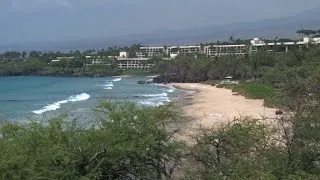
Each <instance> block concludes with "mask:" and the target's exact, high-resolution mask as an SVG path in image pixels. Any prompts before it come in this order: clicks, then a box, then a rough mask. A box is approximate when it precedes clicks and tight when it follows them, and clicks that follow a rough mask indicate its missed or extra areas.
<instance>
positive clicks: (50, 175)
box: [0, 102, 183, 179]
mask: <svg viewBox="0 0 320 180" xmlns="http://www.w3.org/2000/svg"><path fill="white" fill-rule="evenodd" d="M97 111H98V114H99V117H97V118H96V121H93V123H92V125H89V126H88V127H79V126H77V124H78V123H77V122H74V121H72V122H69V121H66V120H64V118H63V117H61V118H57V119H53V120H50V121H49V122H42V123H39V122H31V123H29V124H26V125H20V124H12V123H3V124H2V125H1V127H0V133H1V135H2V137H1V139H0V157H1V158H0V179H162V178H170V177H171V175H172V172H173V169H174V168H175V166H177V163H179V161H180V156H181V149H182V148H183V144H182V143H179V142H176V141H173V140H172V139H171V138H172V135H173V134H174V133H175V132H176V131H175V129H173V131H169V130H167V129H166V128H167V124H169V123H172V122H173V121H174V120H175V118H176V117H175V114H174V113H173V112H172V111H171V110H169V109H168V107H159V108H147V109H141V108H138V107H137V106H135V104H132V103H119V102H118V103H116V104H115V103H106V104H102V105H101V106H100V107H99V108H98V110H97Z"/></svg>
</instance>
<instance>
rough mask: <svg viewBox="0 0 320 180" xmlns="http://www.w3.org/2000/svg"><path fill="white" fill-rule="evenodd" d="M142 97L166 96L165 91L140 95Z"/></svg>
mask: <svg viewBox="0 0 320 180" xmlns="http://www.w3.org/2000/svg"><path fill="white" fill-rule="evenodd" d="M141 96H142V97H167V96H168V94H167V93H161V94H144V95H141Z"/></svg>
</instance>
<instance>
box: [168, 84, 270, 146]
mask: <svg viewBox="0 0 320 180" xmlns="http://www.w3.org/2000/svg"><path fill="white" fill-rule="evenodd" d="M171 85H172V86H174V87H176V88H181V89H188V90H195V91H196V93H194V94H192V95H189V97H188V99H187V100H184V104H185V105H183V106H182V107H181V109H182V116H183V117H186V118H188V119H189V120H188V122H187V123H185V125H184V127H183V128H181V132H180V138H183V139H182V140H186V138H187V136H189V135H195V133H196V132H199V131H198V130H199V127H204V128H214V127H217V126H219V125H221V124H225V123H228V122H230V121H232V120H234V119H235V118H246V117H248V116H249V117H252V118H256V119H264V121H268V118H269V119H270V118H275V111H276V109H273V108H267V107H264V105H263V100H256V99H246V98H245V97H243V96H239V95H235V94H234V93H233V92H232V91H231V90H229V89H223V88H216V87H214V86H210V85H204V84H198V83H172V84H171ZM188 140H189V138H188Z"/></svg>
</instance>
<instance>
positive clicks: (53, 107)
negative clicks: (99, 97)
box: [32, 93, 90, 114]
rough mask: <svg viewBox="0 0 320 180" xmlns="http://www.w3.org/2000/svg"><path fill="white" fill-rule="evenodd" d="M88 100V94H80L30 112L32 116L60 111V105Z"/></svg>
mask: <svg viewBox="0 0 320 180" xmlns="http://www.w3.org/2000/svg"><path fill="white" fill-rule="evenodd" d="M89 98H90V95H89V94H87V93H82V94H78V95H75V96H70V97H69V98H68V99H66V100H62V101H57V102H55V103H52V104H48V105H47V106H44V107H43V108H42V109H40V110H35V111H32V112H33V113H34V114H43V113H45V112H48V111H55V110H57V109H60V107H61V105H62V104H67V103H69V102H77V101H85V100H88V99H89Z"/></svg>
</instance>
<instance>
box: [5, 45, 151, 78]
mask: <svg viewBox="0 0 320 180" xmlns="http://www.w3.org/2000/svg"><path fill="white" fill-rule="evenodd" d="M140 46H141V45H140V44H134V45H132V46H130V47H109V48H107V49H101V50H98V51H95V50H87V51H83V52H80V51H71V52H68V53H62V52H59V51H57V52H40V51H32V52H30V53H26V52H15V51H9V52H4V53H2V54H0V62H1V63H0V76H19V75H34V76H38V75H39V76H111V75H123V74H127V73H130V74H132V75H141V74H152V72H149V71H146V70H136V71H130V72H124V71H122V70H119V69H118V67H117V61H116V60H114V58H112V56H118V55H119V52H120V51H127V52H129V55H131V56H133V55H135V52H136V51H138V50H139V48H140ZM86 56H91V57H92V58H93V59H101V61H102V63H101V64H99V65H91V63H92V62H91V61H92V60H88V59H86ZM58 57H60V58H61V59H59V60H60V61H59V62H52V60H55V59H57V58H58ZM63 57H65V58H63ZM69 57H73V58H69Z"/></svg>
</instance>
